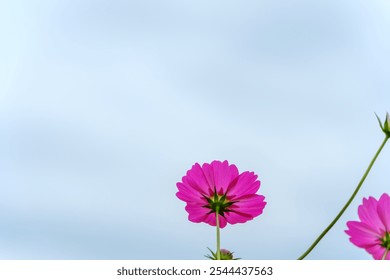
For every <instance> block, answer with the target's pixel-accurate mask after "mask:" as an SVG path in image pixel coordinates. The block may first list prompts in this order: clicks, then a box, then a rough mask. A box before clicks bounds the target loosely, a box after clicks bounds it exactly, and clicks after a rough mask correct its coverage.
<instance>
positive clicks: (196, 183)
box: [183, 163, 213, 194]
mask: <svg viewBox="0 0 390 280" xmlns="http://www.w3.org/2000/svg"><path fill="white" fill-rule="evenodd" d="M183 183H184V184H186V185H188V186H190V187H192V188H194V189H195V190H197V191H198V192H199V193H200V194H202V193H203V194H210V191H211V190H212V189H213V185H212V184H210V183H209V181H208V178H206V176H205V174H204V172H203V170H202V168H201V167H200V165H199V164H198V163H196V164H194V165H193V166H192V168H191V169H190V170H188V171H187V174H186V176H184V177H183Z"/></svg>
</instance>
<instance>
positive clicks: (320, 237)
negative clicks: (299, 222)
mask: <svg viewBox="0 0 390 280" xmlns="http://www.w3.org/2000/svg"><path fill="white" fill-rule="evenodd" d="M388 139H389V136H388V135H387V134H386V137H385V139H384V140H383V142H382V144H381V146H380V147H379V149H378V151H377V152H376V154H375V156H374V157H373V158H372V160H371V162H370V165H369V166H368V167H367V170H366V172H365V173H364V175H363V177H362V179H361V180H360V182H359V184H358V185H357V187H356V189H355V191H354V192H353V193H352V195H351V197H350V198H349V200H348V201H347V203H346V204H345V205H344V207H343V208H342V209H341V211H340V212H339V213H338V214H337V216H336V218H334V220H333V221H332V222H331V223H330V224H329V225H328V226H327V227H326V228H325V230H324V231H323V232H322V233H321V234H320V235H319V236H318V237H317V239H316V240H315V241H314V242H313V244H312V245H311V246H310V247H309V249H307V250H306V251H305V252H304V253H303V254H302V256H300V257H299V258H298V260H303V259H304V258H305V257H306V256H307V255H308V254H310V252H311V251H312V250H313V249H314V248H315V247H316V246H317V244H318V243H319V242H320V241H321V239H322V238H323V237H324V236H325V235H326V234H327V233H328V231H329V230H330V229H331V228H332V227H333V226H334V225H335V224H336V222H337V221H338V220H339V219H340V217H341V216H342V215H343V214H344V212H345V210H346V209H347V208H348V206H349V205H350V204H351V202H352V200H353V199H354V198H355V196H356V194H357V193H358V191H359V190H360V187H361V186H362V185H363V183H364V180H365V179H366V177H367V175H368V173H370V170H371V167H372V166H373V165H374V163H375V161H376V159H377V157H378V156H379V154H380V152H381V151H382V149H383V147H384V146H385V145H386V142H387V140H388Z"/></svg>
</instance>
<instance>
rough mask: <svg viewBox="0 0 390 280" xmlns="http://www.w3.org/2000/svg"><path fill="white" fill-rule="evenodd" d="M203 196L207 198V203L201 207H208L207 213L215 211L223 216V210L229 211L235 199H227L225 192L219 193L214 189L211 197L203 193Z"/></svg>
mask: <svg viewBox="0 0 390 280" xmlns="http://www.w3.org/2000/svg"><path fill="white" fill-rule="evenodd" d="M203 197H204V198H205V199H206V200H207V202H208V204H206V205H204V206H203V207H205V208H209V209H210V212H209V213H217V212H218V214H220V215H221V216H224V214H225V212H230V211H231V210H229V207H230V206H232V205H233V204H234V203H236V201H229V200H228V199H227V198H226V194H224V195H219V194H217V192H216V191H215V192H214V194H213V196H212V197H207V196H205V195H203Z"/></svg>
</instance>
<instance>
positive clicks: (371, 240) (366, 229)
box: [345, 221, 380, 248]
mask: <svg viewBox="0 0 390 280" xmlns="http://www.w3.org/2000/svg"><path fill="white" fill-rule="evenodd" d="M347 226H348V230H346V231H345V232H346V233H347V234H348V235H349V236H350V239H349V240H350V241H351V242H352V243H353V244H354V245H356V246H358V247H360V248H367V247H370V246H373V245H375V244H380V240H379V236H378V235H377V234H376V232H375V231H374V230H373V229H372V228H371V227H370V226H369V225H367V224H365V223H362V222H356V221H350V222H348V223H347Z"/></svg>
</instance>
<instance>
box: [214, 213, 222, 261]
mask: <svg viewBox="0 0 390 280" xmlns="http://www.w3.org/2000/svg"><path fill="white" fill-rule="evenodd" d="M218 216H219V207H218V206H217V207H216V211H215V221H216V227H217V260H221V236H220V229H219V217H218Z"/></svg>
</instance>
